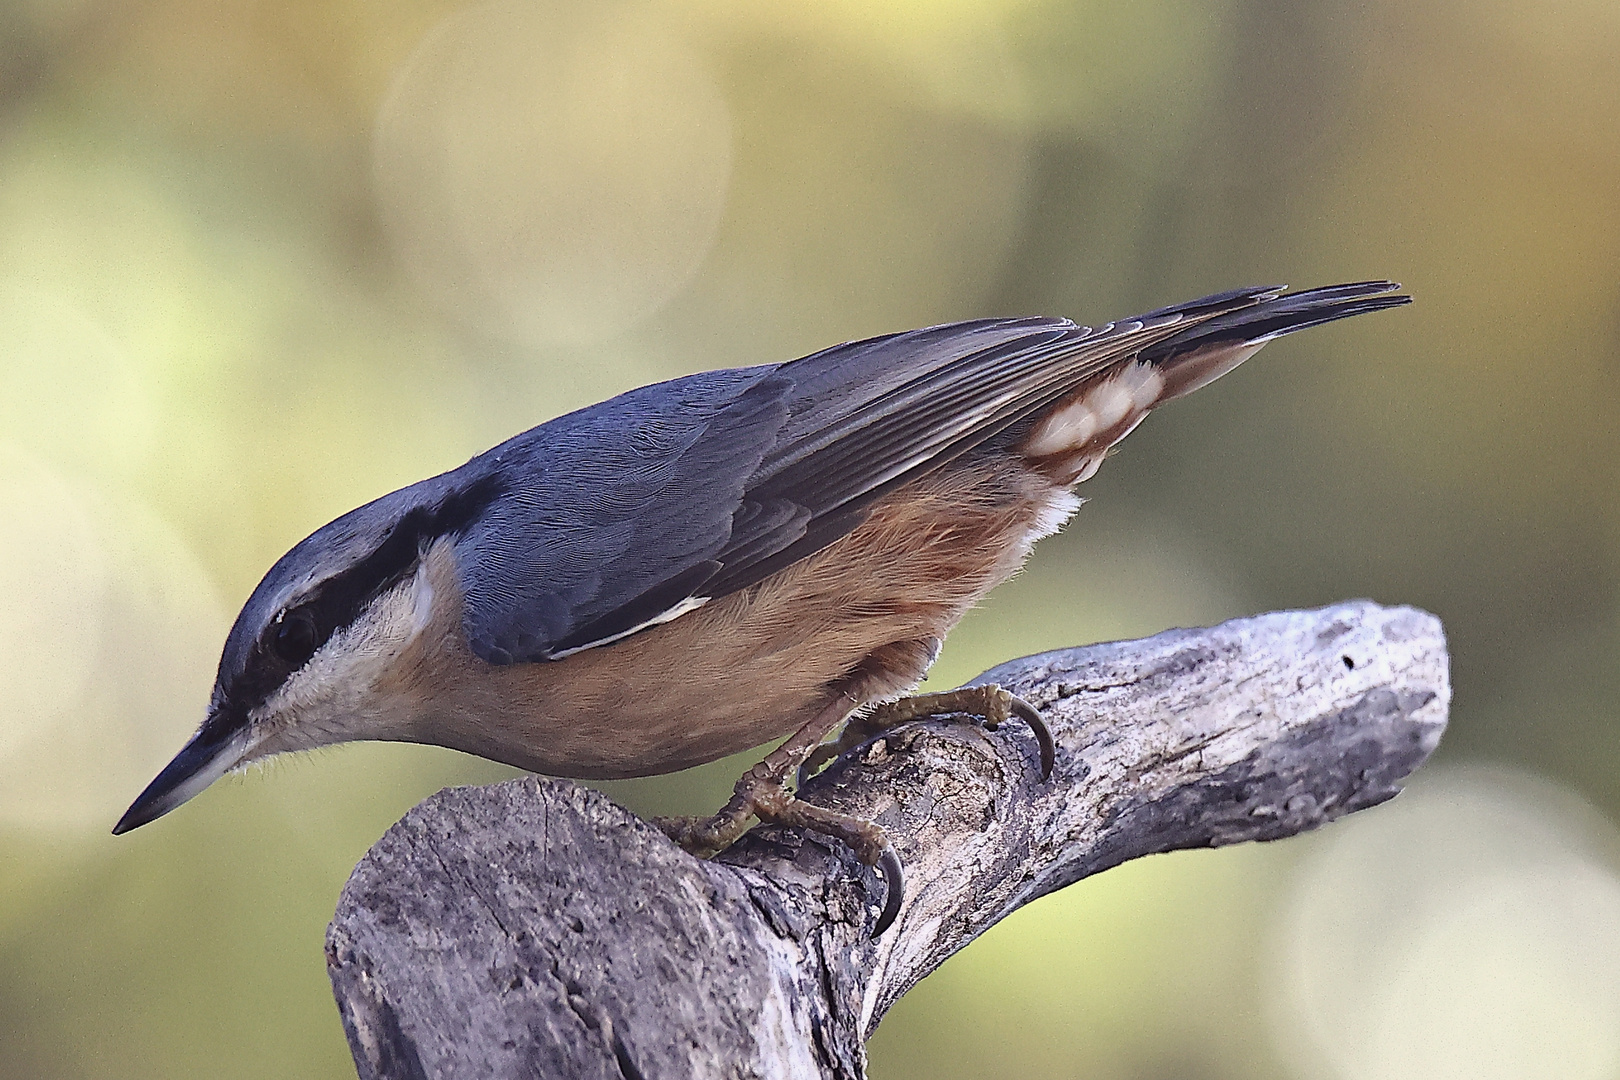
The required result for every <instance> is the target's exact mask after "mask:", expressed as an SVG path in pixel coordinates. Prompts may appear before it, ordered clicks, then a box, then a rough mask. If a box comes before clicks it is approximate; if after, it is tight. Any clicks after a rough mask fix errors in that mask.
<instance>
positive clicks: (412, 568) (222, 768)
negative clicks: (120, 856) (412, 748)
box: [113, 473, 489, 834]
mask: <svg viewBox="0 0 1620 1080" xmlns="http://www.w3.org/2000/svg"><path fill="white" fill-rule="evenodd" d="M456 479H457V477H456V474H454V473H450V474H445V475H444V476H439V477H435V478H433V479H432V480H427V481H423V482H422V483H420V484H416V485H413V486H412V487H408V488H405V489H403V490H401V491H396V492H394V493H393V494H391V495H387V496H384V497H383V498H381V499H378V500H376V501H375V502H371V503H368V504H367V505H365V506H362V507H360V508H359V509H358V510H354V511H352V512H350V513H348V514H345V515H344V516H343V517H340V518H338V519H337V520H336V521H333V522H331V523H330V524H328V525H325V526H323V527H322V528H320V529H318V530H316V531H315V532H314V533H312V534H311V535H310V536H308V537H306V538H305V539H304V540H302V541H301V542H300V543H298V544H297V545H296V546H295V547H293V549H292V550H291V551H289V552H287V554H285V555H283V556H282V557H281V558H280V559H279V560H278V561H277V562H276V564H275V565H274V566H273V567H271V569H270V572H269V573H267V574H266V575H265V576H264V579H263V580H262V581H260V582H259V585H258V587H257V588H255V589H254V590H253V594H252V596H250V597H249V598H248V601H247V603H246V604H245V605H243V607H242V611H241V613H240V614H238V615H237V617H236V623H235V625H233V626H232V627H231V632H230V635H229V636H228V637H227V638H226V639H225V649H224V653H223V655H222V656H221V657H220V662H219V673H218V675H217V676H216V677H215V680H214V691H213V695H212V697H211V699H210V701H209V705H208V715H207V717H206V719H204V721H203V723H202V726H201V727H199V728H198V729H197V732H196V734H194V735H193V736H192V737H191V739H190V740H189V741H188V742H187V743H186V745H185V746H184V747H183V748H182V749H181V750H180V752H179V753H178V754H176V755H175V757H174V760H173V761H171V762H169V764H168V765H167V766H166V767H165V768H164V769H163V771H162V772H160V773H159V774H158V776H157V778H156V779H155V780H153V781H152V782H151V783H150V784H149V785H147V787H146V790H145V791H143V792H141V794H140V796H139V797H138V798H137V799H136V800H135V802H134V803H133V804H132V805H131V806H130V808H129V810H128V811H126V812H125V814H124V816H123V817H122V818H121V819H120V820H119V822H118V824H117V825H116V826H115V827H114V828H113V832H114V833H115V834H117V833H124V832H128V831H129V830H130V829H134V828H136V827H138V826H141V825H144V824H146V823H147V822H149V821H152V820H155V819H156V818H159V817H162V816H163V815H164V814H166V813H168V812H169V811H170V810H173V809H174V808H175V807H177V806H179V805H180V804H181V803H184V802H186V801H187V800H188V799H190V798H191V797H192V796H194V795H196V794H197V793H199V792H200V791H202V790H203V789H204V788H206V787H208V785H209V784H211V783H213V782H214V781H215V780H217V779H219V778H220V777H221V776H223V775H225V774H226V773H228V772H230V771H232V770H234V769H238V768H241V767H242V766H244V765H247V764H249V763H251V762H254V761H258V760H260V759H262V758H266V757H269V756H271V755H273V754H279V753H284V752H287V751H291V750H305V749H312V748H314V747H317V746H326V745H330V744H333V743H340V742H350V741H353V740H356V739H386V738H390V737H397V736H398V735H399V734H400V731H398V730H397V727H398V724H399V722H400V718H399V715H398V712H397V710H394V709H389V708H386V707H385V706H386V705H388V704H390V703H389V702H387V701H386V700H385V699H383V698H382V697H381V696H380V695H379V694H378V693H377V687H378V685H379V683H380V682H382V681H383V680H385V679H386V678H387V677H388V676H389V675H390V673H391V672H392V670H393V669H394V668H395V667H397V665H398V664H399V662H400V660H401V657H402V656H403V655H404V654H405V652H406V649H407V646H409V645H410V643H411V642H412V641H413V640H415V639H417V638H418V637H419V636H421V635H422V634H423V633H424V631H427V630H428V629H429V622H430V621H431V620H432V619H433V618H435V617H439V618H444V617H445V613H446V611H447V605H445V604H442V603H441V604H435V603H434V595H433V592H434V590H433V585H432V577H431V575H430V574H428V573H426V572H425V562H424V557H425V555H426V554H427V553H428V552H429V551H431V550H432V549H433V548H434V546H435V545H436V544H439V543H440V541H443V540H446V539H448V538H450V537H453V536H454V534H455V533H456V532H457V530H458V529H460V528H462V527H464V525H465V524H466V522H467V520H468V519H469V518H470V517H471V516H474V515H476V514H477V513H478V511H479V510H480V509H481V507H482V506H483V505H485V504H486V503H487V501H488V496H489V492H488V490H487V485H476V484H474V485H470V486H465V485H458V484H457V483H456V482H455V481H456Z"/></svg>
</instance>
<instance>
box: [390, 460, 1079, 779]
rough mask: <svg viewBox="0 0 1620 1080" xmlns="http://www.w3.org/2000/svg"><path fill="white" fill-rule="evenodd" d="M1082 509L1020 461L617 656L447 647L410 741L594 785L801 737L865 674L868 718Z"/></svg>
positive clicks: (959, 468)
mask: <svg viewBox="0 0 1620 1080" xmlns="http://www.w3.org/2000/svg"><path fill="white" fill-rule="evenodd" d="M1076 505H1078V504H1077V502H1076V501H1075V500H1074V498H1073V496H1072V495H1071V494H1070V493H1069V492H1068V490H1067V488H1066V487H1062V486H1058V485H1055V484H1053V483H1052V482H1051V481H1050V480H1048V479H1045V478H1044V477H1042V476H1041V475H1040V474H1038V473H1036V472H1035V471H1034V470H1031V469H1029V468H1027V467H1024V466H1023V465H1022V464H1021V463H1020V462H1018V461H1017V460H1016V459H1011V458H1010V457H1009V456H1001V457H999V458H991V459H988V460H981V461H972V460H964V461H962V462H961V463H959V464H953V466H951V467H948V468H947V469H945V470H941V471H940V472H938V473H935V474H931V475H929V476H926V477H923V478H921V479H920V480H917V481H914V482H913V483H911V484H908V485H906V486H905V487H902V488H900V489H897V490H896V491H895V492H894V493H892V494H890V495H889V496H887V497H885V498H884V499H882V500H880V501H879V502H878V503H877V504H876V505H875V506H874V507H873V509H872V512H871V514H870V515H869V516H868V518H867V520H866V521H865V522H863V523H862V524H861V525H860V526H859V527H858V528H856V529H855V530H854V531H853V532H851V533H850V534H849V535H847V536H845V537H843V538H842V539H840V540H838V541H836V542H835V543H833V544H830V545H828V546H827V547H826V548H824V549H822V550H821V551H819V552H817V553H815V554H814V555H812V556H810V557H808V558H806V559H803V560H801V561H799V562H798V563H795V564H793V565H792V566H789V567H787V568H786V569H784V570H781V571H779V572H778V573H776V574H774V575H772V576H771V577H768V578H766V579H765V580H764V581H762V582H760V583H758V584H757V585H754V586H751V587H750V588H748V589H745V590H743V591H741V592H738V593H734V594H732V595H730V596H726V597H722V598H719V599H717V600H715V601H713V602H711V603H708V604H706V605H704V606H703V607H701V608H698V609H697V610H695V611H693V612H692V613H690V614H687V615H683V616H682V617H680V618H678V619H675V620H674V621H672V622H669V623H665V624H663V625H661V626H657V627H653V628H651V629H648V630H644V631H642V632H640V633H638V634H635V635H633V636H631V637H629V638H626V639H624V640H622V641H618V642H615V643H613V644H611V645H605V646H600V647H597V648H594V649H587V650H585V651H583V652H580V653H576V654H574V655H572V656H570V657H567V658H566V659H563V660H558V661H550V662H541V663H532V664H513V665H509V666H505V667H491V666H489V665H486V664H484V663H483V661H481V660H478V659H477V658H476V657H474V656H473V655H472V654H471V653H470V652H469V651H468V650H467V648H466V646H465V643H464V642H461V641H459V640H454V639H446V640H444V641H441V642H439V643H436V645H434V646H433V647H432V651H433V653H434V655H432V656H429V657H425V658H424V659H425V660H427V663H425V664H424V665H423V666H422V667H421V668H420V669H419V670H422V671H426V672H432V673H433V674H432V675H431V676H430V677H429V678H428V679H427V680H425V681H424V683H423V685H422V686H421V687H419V688H418V689H417V691H416V699H415V700H416V701H417V702H418V703H419V705H420V708H418V709H416V710H414V711H415V712H416V713H417V715H419V716H422V717H424V719H426V718H427V717H428V716H429V715H431V722H427V723H422V724H420V725H419V726H417V731H418V732H420V733H421V734H413V735H411V736H407V737H412V738H419V739H421V741H431V742H437V743H442V744H444V745H449V746H453V747H455V748H456V749H460V750H465V751H468V752H471V753H475V754H479V755H481V756H483V757H488V758H493V759H495V760H498V761H504V762H507V763H509V764H512V765H516V766H518V767H520V768H525V769H531V770H533V771H536V772H542V773H547V774H550V775H554V776H569V777H577V778H586V779H608V778H622V777H632V776H648V775H653V774H658V773H666V772H673V771H675V770H678V769H684V768H688V767H690V766H693V765H699V764H702V763H704V762H707V761H713V760H714V759H716V758H720V757H724V756H726V755H727V754H733V753H737V752H739V751H742V750H747V749H749V748H751V747H755V746H758V745H760V744H761V743H764V742H768V741H770V740H773V739H777V738H781V737H783V736H786V735H788V734H791V733H792V732H794V731H796V730H797V729H798V728H799V727H801V726H802V725H803V724H805V723H806V722H807V721H808V720H810V719H811V718H812V717H813V716H815V715H816V714H817V713H818V712H820V711H821V710H822V709H823V708H825V707H826V706H827V705H828V704H829V703H830V702H831V701H832V700H833V699H834V698H836V697H838V696H841V695H846V694H848V693H849V692H850V690H851V688H852V687H854V686H856V676H857V675H859V680H858V682H859V688H860V689H859V694H858V696H859V699H860V701H859V703H860V704H865V703H867V702H869V701H872V700H877V699H880V698H883V697H888V696H894V695H897V694H899V693H903V692H904V691H906V690H908V689H909V688H911V687H912V686H914V685H915V684H916V682H917V681H918V680H919V679H920V678H921V677H922V675H923V674H924V672H925V671H926V669H927V666H928V664H929V663H930V662H931V660H932V656H933V653H934V652H935V650H936V647H937V643H938V642H939V641H940V640H943V638H944V637H945V634H946V633H947V632H948V631H949V630H950V629H951V627H953V626H954V625H955V624H956V622H957V621H958V620H959V619H960V618H961V617H962V615H963V614H964V613H965V612H966V611H967V610H968V608H969V607H971V606H972V605H973V604H974V603H975V602H976V601H978V600H979V599H980V598H981V597H982V596H983V595H984V594H985V593H986V592H988V591H989V590H990V589H991V588H992V587H994V586H995V585H996V584H999V583H1000V582H1001V581H1004V580H1005V579H1006V578H1007V577H1009V576H1011V575H1012V574H1013V573H1014V572H1015V571H1016V570H1017V569H1018V567H1019V566H1020V565H1021V564H1022V563H1023V561H1024V559H1025V557H1026V556H1027V555H1028V553H1029V549H1030V546H1031V545H1032V544H1033V543H1034V542H1035V540H1037V539H1038V538H1039V537H1040V536H1042V535H1045V534H1046V533H1049V532H1051V531H1053V530H1054V529H1055V528H1056V527H1057V526H1058V525H1059V524H1061V522H1062V520H1063V519H1065V518H1066V517H1067V516H1068V515H1069V513H1072V511H1073V509H1074V507H1075V506H1076ZM452 580H453V579H451V580H447V581H446V582H445V583H444V584H445V585H446V586H449V585H451V582H452ZM435 588H436V592H437V594H438V595H443V592H441V591H439V586H438V585H436V586H435ZM452 591H453V590H452ZM457 637H459V635H457ZM891 646H899V647H895V648H891ZM874 665H876V666H877V667H878V668H879V669H878V670H874ZM854 705H855V702H852V703H851V707H852V708H853V707H854ZM413 726H416V725H413ZM428 732H431V737H423V736H424V735H426V733H428Z"/></svg>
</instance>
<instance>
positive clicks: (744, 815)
mask: <svg viewBox="0 0 1620 1080" xmlns="http://www.w3.org/2000/svg"><path fill="white" fill-rule="evenodd" d="M859 705H860V699H859V698H857V697H855V696H854V695H853V694H848V693H846V694H841V695H840V696H839V697H838V698H836V699H835V700H834V701H833V702H832V703H830V704H829V705H827V706H826V707H825V708H823V709H822V710H821V712H819V713H817V714H816V715H815V717H813V718H812V719H811V720H810V722H809V723H807V724H805V725H804V726H803V727H801V728H800V729H799V730H798V731H796V732H795V733H794V734H793V735H792V737H790V738H789V739H788V740H787V741H786V742H784V743H783V744H782V745H781V746H778V747H777V748H776V749H775V750H773V751H771V752H770V753H769V754H767V755H766V757H765V759H764V760H763V761H761V762H760V763H759V764H757V765H755V766H754V767H753V768H751V769H749V770H748V771H747V772H745V773H743V775H742V779H740V780H738V781H737V786H736V787H735V788H734V789H733V794H732V796H731V798H730V799H729V800H728V801H727V802H726V805H724V806H722V807H721V808H720V810H719V811H718V812H717V813H715V814H714V815H713V816H712V817H707V818H681V817H677V818H656V819H654V821H655V824H657V825H658V827H659V828H661V829H663V830H664V832H665V833H667V834H668V835H669V837H670V839H672V840H674V841H675V842H676V843H677V844H680V845H681V846H682V847H684V848H685V849H686V850H687V851H690V852H691V853H692V854H694V855H697V856H699V857H700V858H705V859H706V858H709V857H711V856H713V855H716V854H718V853H719V852H721V851H724V850H725V849H726V848H728V847H730V846H731V845H732V844H733V843H735V842H736V841H737V840H738V839H739V838H740V837H741V836H742V834H743V833H745V832H747V831H748V822H749V819H750V818H753V817H757V818H759V820H761V821H768V822H771V823H773V824H777V825H788V826H796V827H798V828H801V829H808V830H809V831H811V832H818V833H821V834H822V835H824V836H831V837H833V838H834V839H836V840H840V841H842V842H843V843H845V844H846V845H848V846H849V848H850V849H851V850H852V851H854V852H855V856H856V858H858V859H860V860H861V862H863V863H865V864H866V865H867V866H877V867H878V868H879V869H880V870H881V871H882V873H883V880H884V884H885V885H886V886H887V889H888V896H887V897H886V898H885V901H884V905H883V911H882V912H881V913H880V914H879V915H878V920H877V924H876V925H875V926H874V927H873V930H872V936H873V937H876V936H877V935H879V934H881V933H883V931H884V930H886V929H888V927H889V924H890V923H892V922H893V921H894V917H895V915H897V914H898V913H899V911H900V900H901V898H902V897H903V896H904V895H905V883H904V878H903V876H902V874H901V869H900V858H899V856H898V855H897V854H895V850H894V845H893V844H892V843H891V842H890V841H889V837H888V834H887V833H885V832H884V831H883V829H882V827H881V826H879V825H877V824H876V823H875V822H871V821H864V820H862V819H861V818H858V817H854V816H852V815H850V814H841V813H838V812H837V811H834V810H828V809H825V808H823V807H820V806H816V805H814V804H813V803H807V802H804V801H802V800H800V799H798V798H796V797H795V796H794V795H793V794H792V793H791V792H789V791H788V789H787V778H788V776H789V774H791V773H792V772H793V771H794V770H795V769H797V768H798V767H799V765H800V764H801V763H802V762H803V761H804V759H805V758H806V757H807V756H808V755H809V754H810V752H811V751H812V750H814V749H815V748H816V747H817V746H818V745H819V744H820V743H821V741H822V740H823V739H825V738H826V737H827V733H828V732H829V731H831V730H832V729H833V728H834V727H836V726H837V724H838V722H839V721H840V720H842V719H844V718H845V717H846V716H848V715H849V714H850V712H851V711H852V710H853V709H855V708H856V707H858V706H859Z"/></svg>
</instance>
